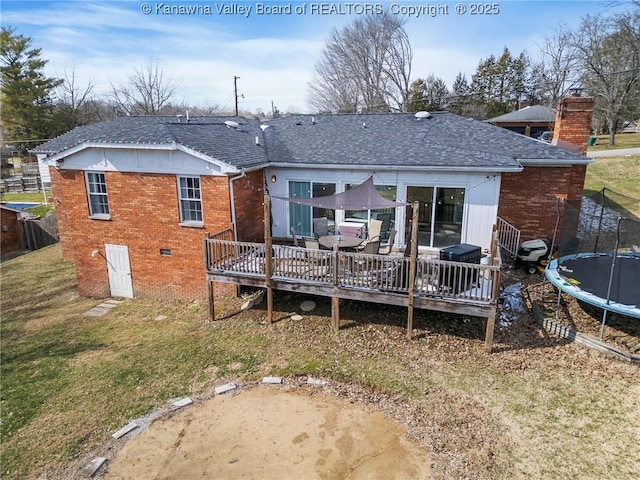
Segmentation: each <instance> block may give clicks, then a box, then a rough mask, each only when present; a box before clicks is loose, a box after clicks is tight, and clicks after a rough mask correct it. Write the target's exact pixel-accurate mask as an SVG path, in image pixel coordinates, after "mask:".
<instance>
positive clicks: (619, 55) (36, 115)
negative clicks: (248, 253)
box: [0, 1, 640, 148]
mask: <svg viewBox="0 0 640 480" xmlns="http://www.w3.org/2000/svg"><path fill="white" fill-rule="evenodd" d="M404 22H405V20H403V19H401V18H399V17H396V16H393V15H391V14H389V13H382V14H377V15H369V16H362V17H358V18H356V19H355V20H354V21H352V22H351V23H350V24H348V25H347V26H345V27H343V28H342V29H334V30H333V31H332V32H331V34H330V35H329V37H328V39H327V41H326V43H325V47H324V50H323V51H322V53H321V55H320V58H319V59H318V61H317V62H316V65H315V67H314V72H313V74H314V76H313V80H312V81H311V82H310V83H309V84H308V103H309V105H310V106H311V107H312V108H313V109H315V111H317V112H332V113H355V112H388V111H391V112H393V111H399V112H415V111H420V110H427V111H438V110H448V111H452V112H454V113H457V114H459V115H463V116H467V117H472V118H477V119H487V118H492V117H495V116H498V115H501V114H503V113H507V112H510V111H513V110H515V109H517V106H518V103H519V102H520V101H521V100H528V101H529V102H530V103H531V104H538V105H545V106H549V107H555V105H556V104H557V101H558V99H559V98H561V97H563V96H565V95H567V94H568V93H569V92H570V91H571V90H573V89H576V90H580V91H584V93H585V94H586V95H589V96H593V97H594V98H595V101H596V111H595V116H594V128H595V129H596V130H597V131H598V132H599V133H602V132H609V133H610V142H611V143H613V142H614V140H615V137H614V135H615V131H616V128H617V127H618V126H619V124H620V122H621V121H623V120H627V119H638V118H640V2H638V1H633V2H631V4H630V8H629V9H627V10H626V11H625V12H623V13H614V14H608V15H607V14H600V15H587V16H585V17H583V18H582V19H581V22H580V24H579V26H578V27H577V28H576V29H574V30H571V29H569V28H567V27H565V26H559V27H558V28H557V29H556V30H555V31H554V32H552V33H551V34H549V35H548V36H547V37H545V39H544V42H543V43H542V45H539V46H538V49H539V57H538V58H539V59H538V60H533V59H532V58H531V57H530V56H529V55H528V54H527V52H524V51H523V52H520V53H517V54H515V53H512V52H511V51H510V50H509V48H508V47H507V46H505V47H504V50H503V51H502V52H501V54H499V55H497V56H496V55H493V54H491V55H489V56H488V57H486V58H483V59H481V60H480V61H479V63H478V66H477V67H476V71H475V72H474V73H473V74H472V75H471V77H470V78H467V76H466V75H465V74H464V73H462V72H460V73H459V74H458V75H457V77H456V79H455V81H454V82H453V83H452V85H450V86H448V85H447V84H446V82H445V81H444V80H443V79H442V78H440V77H437V76H436V75H435V74H433V73H429V74H427V75H425V76H423V77H422V76H421V77H417V78H415V79H414V77H413V76H412V60H413V54H412V49H411V43H410V40H409V37H408V35H407V33H406V31H405V30H404V27H403V25H404ZM41 54H42V51H41V49H39V48H34V46H33V40H32V39H31V38H30V37H25V36H23V35H20V34H18V33H16V31H15V29H13V28H11V27H2V30H1V32H0V100H1V107H2V133H3V141H4V142H7V141H11V142H13V143H14V144H16V145H18V146H21V147H22V148H29V147H30V146H33V143H37V142H38V141H42V140H45V139H49V138H53V137H55V136H57V135H60V134H62V133H64V132H66V131H68V130H71V129H72V128H74V127H76V126H79V125H84V124H89V123H95V122H98V121H102V120H106V119H110V118H114V117H115V116H118V115H174V114H177V113H182V112H184V111H185V110H189V111H190V113H193V114H194V115H211V114H223V113H230V112H225V111H224V110H223V109H221V108H220V107H219V106H213V107H207V108H201V107H197V106H188V105H186V104H184V103H176V102H175V93H176V90H177V87H178V86H177V84H176V83H175V82H174V81H173V79H171V78H168V77H167V76H166V75H165V74H164V72H163V70H162V68H160V66H159V65H158V64H157V63H156V64H149V65H147V66H142V67H139V68H137V69H135V71H134V72H133V73H132V74H131V75H130V76H129V78H128V80H127V81H125V82H124V83H121V84H117V85H114V84H112V85H111V86H110V87H111V88H110V91H109V92H108V93H107V94H106V95H104V96H102V97H98V96H96V95H95V92H94V85H93V84H92V83H91V82H90V81H89V82H87V83H85V84H82V85H81V84H79V82H78V80H77V78H76V74H75V71H74V70H71V71H65V72H64V74H63V75H62V76H61V78H53V77H47V76H46V75H45V74H44V72H43V69H44V67H45V65H46V63H47V61H46V60H44V59H42V56H41Z"/></svg>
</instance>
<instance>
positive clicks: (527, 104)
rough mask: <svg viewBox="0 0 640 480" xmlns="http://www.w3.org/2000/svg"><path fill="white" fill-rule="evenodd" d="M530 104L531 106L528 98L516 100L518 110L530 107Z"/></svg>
mask: <svg viewBox="0 0 640 480" xmlns="http://www.w3.org/2000/svg"><path fill="white" fill-rule="evenodd" d="M530 106H531V101H530V100H520V101H519V102H518V110H522V109H523V108H526V107H530Z"/></svg>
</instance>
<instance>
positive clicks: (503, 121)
mask: <svg viewBox="0 0 640 480" xmlns="http://www.w3.org/2000/svg"><path fill="white" fill-rule="evenodd" d="M555 119H556V111H555V110H554V109H553V108H549V107H545V106H543V105H531V103H530V102H528V101H524V102H520V104H519V105H518V110H516V111H514V112H509V113H505V114H504V115H499V116H497V117H493V118H490V119H488V120H485V121H486V122H487V123H491V124H492V125H496V126H498V127H502V128H506V129H507V130H511V131H512V132H516V133H520V134H522V135H525V136H527V137H533V138H540V136H541V135H542V134H543V133H545V132H552V131H553V127H554V123H555Z"/></svg>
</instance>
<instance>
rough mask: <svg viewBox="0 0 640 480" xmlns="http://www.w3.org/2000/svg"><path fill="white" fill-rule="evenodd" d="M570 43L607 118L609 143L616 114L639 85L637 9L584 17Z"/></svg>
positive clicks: (639, 19) (639, 18)
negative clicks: (610, 14)
mask: <svg viewBox="0 0 640 480" xmlns="http://www.w3.org/2000/svg"><path fill="white" fill-rule="evenodd" d="M572 44H573V46H574V47H575V49H576V51H577V52H578V55H579V60H580V63H581V66H582V69H583V72H584V73H583V74H584V77H583V82H584V85H585V87H586V88H587V91H588V92H589V93H590V94H591V95H593V96H594V97H596V108H598V109H600V110H601V111H602V113H603V114H604V116H605V118H606V119H607V121H608V126H609V144H611V145H613V144H614V143H615V134H616V128H617V126H618V120H619V114H620V112H621V111H623V109H624V107H625V105H626V102H627V100H628V99H629V98H630V96H631V95H632V94H633V92H634V91H635V90H636V89H637V88H638V86H639V85H640V9H633V10H632V11H630V12H627V13H624V14H620V15H615V16H611V17H604V16H601V15H599V16H586V17H584V18H583V20H582V23H581V25H580V28H579V29H578V30H577V31H576V32H575V34H574V35H573V37H572Z"/></svg>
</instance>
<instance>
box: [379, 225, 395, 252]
mask: <svg viewBox="0 0 640 480" xmlns="http://www.w3.org/2000/svg"><path fill="white" fill-rule="evenodd" d="M397 233H398V232H397V231H396V229H395V228H392V229H391V232H390V233H389V240H388V241H387V243H386V244H385V245H381V246H380V248H379V249H378V253H379V254H380V255H389V254H390V253H391V250H392V249H393V242H394V241H395V238H396V234H397Z"/></svg>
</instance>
